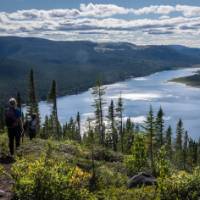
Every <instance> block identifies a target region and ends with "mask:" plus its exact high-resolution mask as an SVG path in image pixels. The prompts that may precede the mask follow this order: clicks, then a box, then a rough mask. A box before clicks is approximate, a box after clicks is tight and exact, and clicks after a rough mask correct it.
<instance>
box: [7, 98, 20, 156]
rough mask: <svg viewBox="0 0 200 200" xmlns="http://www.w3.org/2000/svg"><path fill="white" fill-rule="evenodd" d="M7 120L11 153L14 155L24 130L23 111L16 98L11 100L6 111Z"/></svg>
mask: <svg viewBox="0 0 200 200" xmlns="http://www.w3.org/2000/svg"><path fill="white" fill-rule="evenodd" d="M5 121H6V126H7V128H8V138H9V149H10V154H11V156H13V155H14V149H15V148H14V147H16V149H17V148H18V147H19V146H20V139H21V136H22V134H23V132H24V129H23V122H22V113H21V111H20V110H19V109H18V108H17V101H16V99H15V98H11V99H10V100H9V106H8V108H7V110H6V112H5ZM14 144H15V145H14Z"/></svg>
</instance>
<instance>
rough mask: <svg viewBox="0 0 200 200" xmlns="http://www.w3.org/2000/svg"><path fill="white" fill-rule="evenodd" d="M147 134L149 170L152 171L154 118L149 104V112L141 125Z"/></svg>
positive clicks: (153, 168)
mask: <svg viewBox="0 0 200 200" xmlns="http://www.w3.org/2000/svg"><path fill="white" fill-rule="evenodd" d="M143 128H144V130H145V131H146V134H147V143H148V144H147V145H148V154H149V157H150V165H151V170H152V171H153V172H154V170H155V166H154V147H155V119H154V115H153V109H152V106H150V110H149V113H148V115H147V118H146V121H145V122H144V126H143Z"/></svg>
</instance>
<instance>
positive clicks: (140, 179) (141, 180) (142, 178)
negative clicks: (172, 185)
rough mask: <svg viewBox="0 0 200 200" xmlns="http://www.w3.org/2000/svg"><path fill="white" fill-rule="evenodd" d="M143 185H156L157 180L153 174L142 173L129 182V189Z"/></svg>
mask: <svg viewBox="0 0 200 200" xmlns="http://www.w3.org/2000/svg"><path fill="white" fill-rule="evenodd" d="M143 185H145V186H147V185H156V178H155V177H153V176H152V175H151V174H148V173H145V172H140V173H138V174H137V175H135V176H133V177H132V178H131V179H130V180H129V181H128V188H134V187H140V186H143Z"/></svg>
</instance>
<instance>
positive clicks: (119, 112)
mask: <svg viewBox="0 0 200 200" xmlns="http://www.w3.org/2000/svg"><path fill="white" fill-rule="evenodd" d="M123 111H124V107H123V100H122V96H121V94H120V97H119V99H118V102H117V108H116V116H117V118H118V123H119V136H120V142H121V151H122V152H124V132H123Z"/></svg>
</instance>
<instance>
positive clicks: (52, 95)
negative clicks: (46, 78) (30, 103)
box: [48, 80, 61, 139]
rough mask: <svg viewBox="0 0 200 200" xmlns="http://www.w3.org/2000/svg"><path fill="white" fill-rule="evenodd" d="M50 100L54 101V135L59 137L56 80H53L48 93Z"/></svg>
mask: <svg viewBox="0 0 200 200" xmlns="http://www.w3.org/2000/svg"><path fill="white" fill-rule="evenodd" d="M48 101H49V102H50V103H52V123H53V124H52V125H53V132H54V136H55V137H56V138H57V139H59V138H60V136H61V135H60V132H59V121H58V110H57V87H56V81H55V80H53V81H52V85H51V89H50V92H49V95H48Z"/></svg>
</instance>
